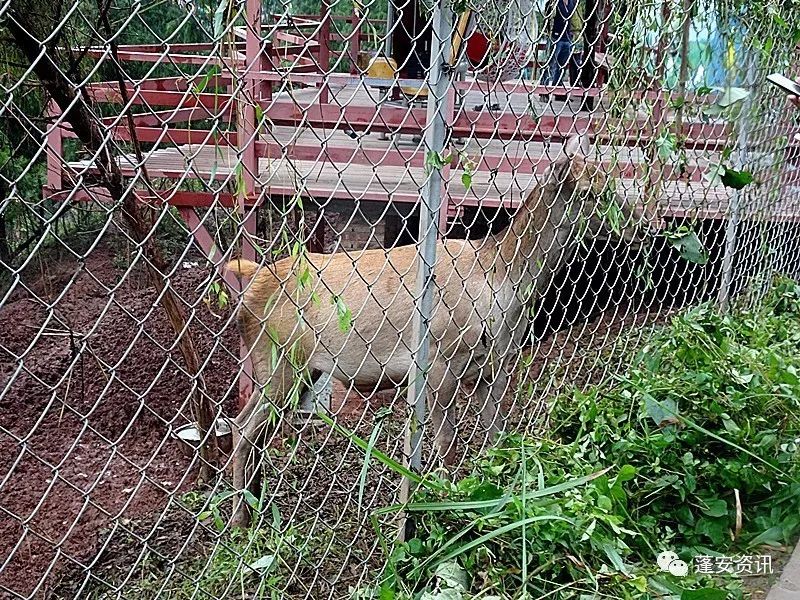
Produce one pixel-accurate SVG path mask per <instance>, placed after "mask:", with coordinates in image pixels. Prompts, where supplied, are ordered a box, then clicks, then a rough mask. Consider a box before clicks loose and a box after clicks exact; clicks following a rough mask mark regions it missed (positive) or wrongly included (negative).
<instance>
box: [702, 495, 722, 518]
mask: <svg viewBox="0 0 800 600" xmlns="http://www.w3.org/2000/svg"><path fill="white" fill-rule="evenodd" d="M705 503H706V508H701V509H700V510H702V511H703V512H704V513H705V514H707V515H708V516H709V517H724V516H725V515H727V514H728V504H727V503H726V502H725V500H721V499H719V498H715V499H713V500H706V501H705Z"/></svg>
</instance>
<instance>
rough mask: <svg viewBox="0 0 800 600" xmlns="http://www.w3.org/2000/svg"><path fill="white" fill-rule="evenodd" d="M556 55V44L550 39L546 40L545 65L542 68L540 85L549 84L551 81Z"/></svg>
mask: <svg viewBox="0 0 800 600" xmlns="http://www.w3.org/2000/svg"><path fill="white" fill-rule="evenodd" d="M557 56H558V45H557V43H556V42H553V41H552V40H548V42H547V65H545V68H544V69H542V80H541V82H540V83H541V84H542V85H551V84H552V83H553V70H554V69H555V68H556V62H558V61H557V60H556V57H557Z"/></svg>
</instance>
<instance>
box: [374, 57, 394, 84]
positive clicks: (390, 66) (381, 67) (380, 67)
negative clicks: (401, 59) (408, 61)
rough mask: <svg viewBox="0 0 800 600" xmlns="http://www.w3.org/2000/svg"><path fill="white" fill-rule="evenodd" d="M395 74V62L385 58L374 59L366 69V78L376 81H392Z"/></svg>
mask: <svg viewBox="0 0 800 600" xmlns="http://www.w3.org/2000/svg"><path fill="white" fill-rule="evenodd" d="M396 72H397V61H395V59H393V58H386V57H385V56H376V57H374V58H373V59H372V60H371V61H370V62H369V66H368V67H367V77H375V78H377V79H393V78H394V74H395V73H396Z"/></svg>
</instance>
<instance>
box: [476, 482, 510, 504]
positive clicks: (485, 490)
mask: <svg viewBox="0 0 800 600" xmlns="http://www.w3.org/2000/svg"><path fill="white" fill-rule="evenodd" d="M502 496H503V490H501V489H500V488H499V487H497V486H496V485H495V484H493V483H491V482H489V481H487V482H485V483H482V484H481V485H479V486H478V487H477V488H475V489H474V490H473V491H472V493H471V494H470V495H469V497H470V500H497V499H498V498H500V497H502Z"/></svg>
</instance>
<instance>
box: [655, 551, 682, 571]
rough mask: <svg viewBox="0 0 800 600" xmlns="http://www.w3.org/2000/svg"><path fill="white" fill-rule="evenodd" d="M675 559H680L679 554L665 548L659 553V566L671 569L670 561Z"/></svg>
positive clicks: (662, 568)
mask: <svg viewBox="0 0 800 600" xmlns="http://www.w3.org/2000/svg"><path fill="white" fill-rule="evenodd" d="M675 560H678V555H677V554H675V553H674V552H673V551H672V550H665V551H664V552H662V553H661V554H659V555H658V558H656V563H658V568H659V569H661V570H662V571H669V565H670V563H672V561H675Z"/></svg>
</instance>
